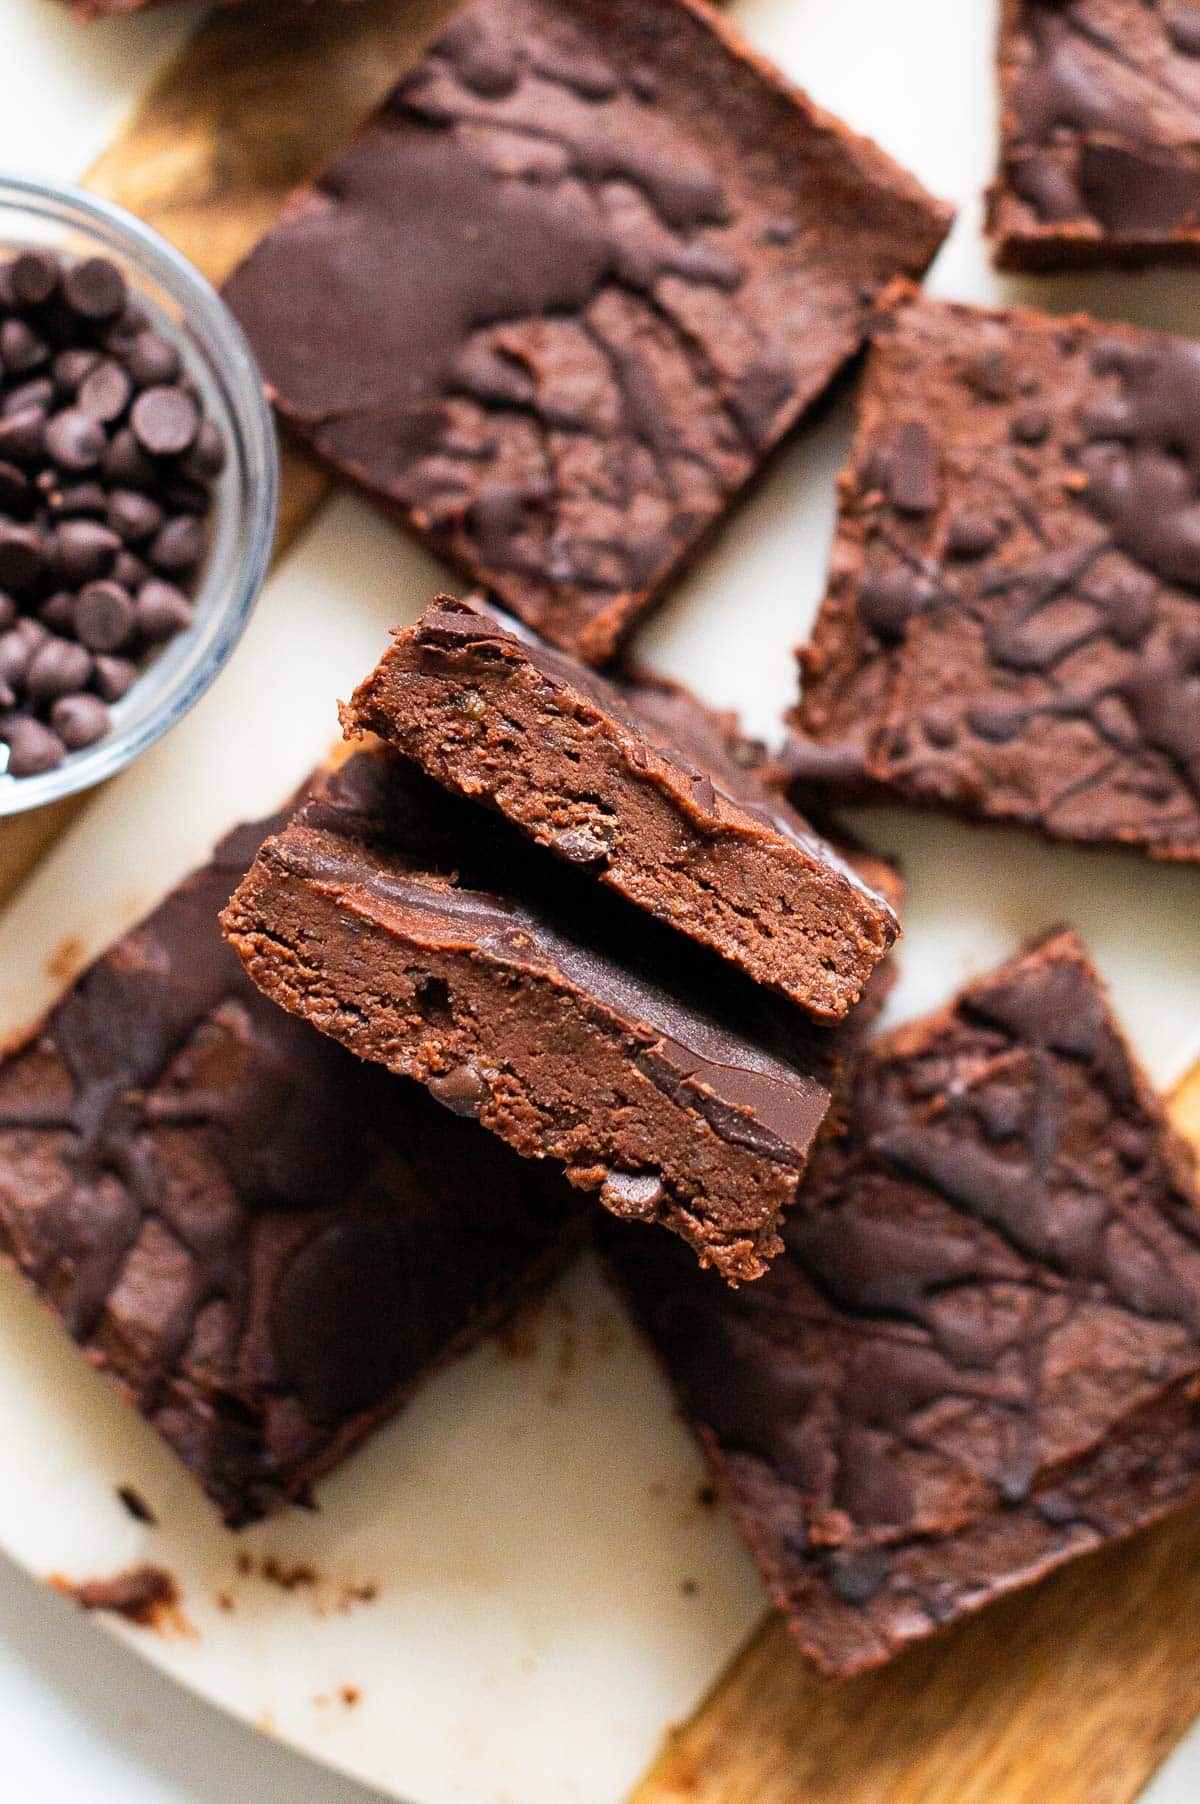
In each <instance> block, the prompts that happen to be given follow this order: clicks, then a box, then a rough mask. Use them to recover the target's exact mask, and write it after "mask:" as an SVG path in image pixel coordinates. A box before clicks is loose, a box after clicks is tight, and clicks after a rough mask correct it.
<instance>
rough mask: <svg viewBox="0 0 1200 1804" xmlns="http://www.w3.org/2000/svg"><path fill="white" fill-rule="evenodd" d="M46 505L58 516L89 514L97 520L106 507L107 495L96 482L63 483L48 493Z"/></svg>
mask: <svg viewBox="0 0 1200 1804" xmlns="http://www.w3.org/2000/svg"><path fill="white" fill-rule="evenodd" d="M39 480H40V479H39ZM46 505H47V507H50V508H52V509H53V510H54V512H55V513H56V514H58V515H66V514H71V515H78V514H90V515H91V516H92V517H93V518H94V519H98V518H99V516H100V515H101V514H103V513H104V512H105V510H106V508H107V507H108V495H107V493H106V491H105V490H104V488H103V487H102V486H101V484H100V483H98V482H72V483H65V484H63V485H62V486H61V487H59V488H52V489H51V490H50V491H49V493H48V494H47V496H46Z"/></svg>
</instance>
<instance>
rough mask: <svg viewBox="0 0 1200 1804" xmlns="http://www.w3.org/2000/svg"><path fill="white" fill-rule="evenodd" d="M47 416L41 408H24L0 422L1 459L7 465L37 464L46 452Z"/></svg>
mask: <svg viewBox="0 0 1200 1804" xmlns="http://www.w3.org/2000/svg"><path fill="white" fill-rule="evenodd" d="M45 429H46V415H45V413H44V411H43V410H42V409H41V408H40V407H23V408H22V409H21V411H20V413H14V414H10V415H9V416H8V417H7V418H6V419H2V420H0V458H3V459H4V461H5V463H12V464H35V463H37V462H39V460H40V459H41V457H42V456H43V454H44V451H45Z"/></svg>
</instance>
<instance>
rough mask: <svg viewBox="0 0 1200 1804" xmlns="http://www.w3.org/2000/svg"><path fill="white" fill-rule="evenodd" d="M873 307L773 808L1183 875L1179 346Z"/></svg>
mask: <svg viewBox="0 0 1200 1804" xmlns="http://www.w3.org/2000/svg"><path fill="white" fill-rule="evenodd" d="M893 298H894V305H893V306H892V307H891V308H890V309H889V310H888V311H887V312H885V314H884V315H883V317H882V318H881V321H880V325H879V330H878V335H877V339H876V342H875V345H874V348H873V349H872V352H871V355H870V358H869V360H868V365H867V370H866V377H865V381H864V385H863V390H862V398H861V403H860V416H859V427H858V433H857V436H856V439H855V443H854V449H853V452H852V455H851V460H850V464H849V467H848V469H847V470H846V472H845V474H844V475H843V478H842V483H841V503H840V512H839V519H838V531H837V536H836V540H835V544H834V550H833V559H832V567H831V573H830V579H829V588H828V592H827V594H826V597H825V600H824V602H823V604H822V607H821V611H820V613H819V615H818V618H817V623H816V628H815V631H814V634H813V640H812V643H811V645H810V646H809V647H808V648H807V649H806V650H805V652H804V653H803V654H802V664H803V672H804V675H803V684H802V695H801V700H800V705H799V707H798V708H797V710H796V711H795V713H794V715H793V724H794V725H795V727H796V729H797V734H798V737H797V740H796V741H795V743H794V744H793V745H792V747H791V748H790V749H789V754H788V761H787V762H788V768H789V770H790V771H791V773H792V774H793V776H794V777H795V778H796V779H797V782H798V785H799V789H798V793H800V794H803V791H804V787H805V784H812V783H815V784H816V785H818V786H825V787H832V788H833V789H834V790H837V789H843V790H846V789H854V788H855V787H857V788H859V789H862V788H863V787H866V788H874V789H875V790H877V791H878V790H882V791H883V792H884V793H886V794H888V795H892V796H898V797H903V798H904V799H905V800H908V801H914V802H925V803H930V804H936V805H939V806H942V807H945V808H948V809H950V810H952V811H955V812H959V813H962V814H966V815H972V816H978V817H982V818H987V819H990V820H1002V821H1014V822H1019V823H1021V824H1023V825H1026V826H1032V827H1037V828H1040V829H1041V830H1042V831H1043V832H1045V833H1048V834H1052V835H1054V836H1055V837H1058V838H1062V839H1074V840H1090V841H1099V842H1110V843H1116V844H1125V845H1130V846H1134V847H1137V848H1139V849H1141V850H1143V851H1146V852H1150V853H1152V854H1154V855H1155V856H1157V857H1161V858H1173V859H1196V858H1200V531H1198V529H1197V520H1198V519H1200V343H1193V342H1192V341H1190V340H1186V339H1176V338H1165V337H1156V336H1154V335H1152V334H1150V333H1146V332H1139V331H1135V330H1133V329H1132V328H1130V327H1125V326H1108V325H1101V324H1098V323H1097V322H1095V321H1092V320H1089V319H1086V318H1074V319H1052V318H1049V317H1047V316H1045V315H1043V314H1039V313H1033V312H1022V311H1013V312H1008V313H1003V312H998V313H989V312H982V311H980V310H978V309H976V308H973V307H965V306H953V305H947V304H941V303H937V302H934V301H927V300H923V299H921V298H920V297H919V296H917V295H915V294H914V293H912V292H911V291H905V292H903V293H901V294H900V295H899V296H898V297H893ZM801 805H803V804H801Z"/></svg>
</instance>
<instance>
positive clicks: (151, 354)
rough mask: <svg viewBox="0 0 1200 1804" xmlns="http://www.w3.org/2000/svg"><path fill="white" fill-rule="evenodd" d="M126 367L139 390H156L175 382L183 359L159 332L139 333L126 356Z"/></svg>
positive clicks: (181, 367)
mask: <svg viewBox="0 0 1200 1804" xmlns="http://www.w3.org/2000/svg"><path fill="white" fill-rule="evenodd" d="M125 367H126V369H127V370H128V371H129V374H130V376H131V377H132V378H133V380H134V382H135V383H136V384H137V386H138V387H139V388H155V387H158V386H159V385H161V384H163V383H168V382H174V381H175V379H176V377H177V376H178V375H179V374H180V372H181V371H182V369H183V359H182V358H181V357H180V355H179V352H178V351H177V350H176V348H175V346H174V345H173V344H172V343H171V341H170V339H167V338H164V337H163V336H162V334H161V333H159V332H139V333H138V334H137V337H136V338H135V339H134V340H133V342H132V344H131V345H130V347H129V350H128V352H127V353H126V356H125Z"/></svg>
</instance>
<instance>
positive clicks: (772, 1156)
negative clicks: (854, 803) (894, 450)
mask: <svg viewBox="0 0 1200 1804" xmlns="http://www.w3.org/2000/svg"><path fill="white" fill-rule="evenodd" d="M410 679H411V680H410ZM641 694H647V695H648V696H649V697H650V698H651V699H650V701H649V702H648V704H647V708H648V712H647V715H646V716H645V717H644V718H643V717H641V716H639V714H638V712H637V709H638V698H639V695H641ZM654 711H656V714H657V717H655V712H654ZM665 711H669V713H670V715H671V718H672V724H673V727H674V733H673V735H672V736H668V735H667V734H666V733H664V732H663V731H662V720H663V714H664V712H665ZM347 719H348V723H349V726H350V729H351V731H355V730H358V729H359V728H360V727H362V726H364V725H370V726H371V727H373V728H374V729H375V730H376V731H377V732H379V733H380V735H381V737H383V738H385V739H387V740H389V741H390V742H391V743H392V745H394V746H396V747H403V748H404V749H405V750H406V751H407V752H410V753H417V752H419V754H420V757H421V760H422V762H423V763H424V764H425V765H427V766H428V768H429V769H430V770H432V771H434V772H435V773H436V774H437V775H438V776H445V777H446V779H447V781H448V782H449V783H450V784H451V785H452V787H451V788H450V789H449V790H447V789H445V788H443V787H441V786H440V785H439V784H438V783H437V782H435V781H434V780H433V778H432V777H431V776H429V775H427V774H426V772H425V771H424V770H422V769H421V768H420V767H419V765H418V763H417V762H416V760H415V758H413V757H402V756H400V755H398V753H396V752H391V751H386V750H384V751H379V750H377V751H374V752H372V751H366V752H362V753H360V754H359V755H358V757H357V758H355V759H354V760H352V762H351V763H350V764H349V765H348V766H346V767H344V768H343V769H342V770H340V771H339V772H337V773H336V775H334V776H333V777H332V778H330V779H329V781H328V782H327V783H326V784H325V785H324V786H323V787H322V789H321V790H320V792H319V793H318V794H317V795H316V796H314V797H313V799H312V800H311V801H310V802H308V803H307V804H306V805H305V806H304V807H303V808H302V809H301V810H300V811H299V812H298V813H297V815H296V816H295V818H294V819H293V821H292V822H291V824H290V825H289V826H288V828H287V829H286V831H285V832H284V833H282V834H280V835H277V836H275V837H273V838H271V839H269V840H268V841H267V842H266V844H265V845H264V847H263V849H262V851H261V852H260V854H259V856H258V858H257V859H256V860H255V863H254V865H253V867H252V869H251V872H250V874H249V876H248V877H247V879H246V881H245V882H244V883H243V884H242V885H241V886H240V888H239V889H238V891H237V893H236V895H235V896H234V899H233V901H232V902H231V904H230V906H229V909H228V910H227V911H226V914H225V917H224V919H225V926H226V931H227V932H228V934H229V937H230V939H231V940H232V942H233V944H234V945H235V946H236V948H237V950H238V951H239V953H240V954H241V956H242V958H243V959H244V961H245V963H246V967H247V969H248V970H249V972H250V975H251V976H252V977H253V978H254V980H255V982H256V983H257V984H258V985H259V986H260V987H261V988H262V989H264V990H265V991H266V993H267V994H268V995H270V996H271V997H273V998H274V1000H275V1001H277V1002H279V1003H281V1004H282V1005H283V1006H284V1007H285V1008H287V1009H290V1010H291V1011H292V1012H293V1013H295V1014H297V1015H299V1016H301V1017H302V1018H304V1019H306V1020H308V1021H311V1022H313V1023H314V1024H315V1025H316V1026H318V1027H320V1028H321V1029H323V1030H324V1031H325V1032H326V1033H328V1034H331V1035H333V1037H335V1038H336V1039H338V1040H340V1041H341V1043H342V1044H343V1045H345V1046H346V1047H348V1048H349V1050H350V1051H352V1052H355V1053H357V1054H358V1055H359V1056H360V1057H363V1058H366V1059H371V1060H375V1061H377V1062H379V1063H382V1064H385V1065H387V1066H388V1067H390V1069H391V1070H393V1071H395V1072H399V1073H402V1074H404V1075H405V1076H407V1077H416V1078H418V1079H419V1080H420V1081H421V1082H423V1083H425V1084H426V1085H427V1086H428V1087H429V1088H430V1089H431V1090H432V1092H433V1093H434V1095H435V1096H437V1097H438V1098H439V1099H440V1100H442V1101H444V1102H446V1103H447V1104H448V1105H449V1106H450V1107H451V1108H453V1109H454V1110H456V1111H457V1112H458V1113H460V1114H464V1115H470V1116H473V1117H475V1118H476V1119H477V1120H479V1121H480V1122H482V1123H483V1124H484V1125H485V1126H487V1127H489V1128H491V1129H492V1130H493V1132H495V1133H496V1134H498V1135H499V1136H500V1137H501V1138H502V1139H504V1140H506V1141H507V1142H508V1143H509V1144H510V1145H511V1146H512V1147H513V1148H514V1149H515V1150H516V1151H517V1152H519V1153H523V1154H525V1155H526V1156H528V1157H530V1158H534V1159H544V1158H548V1159H552V1160H554V1161H556V1162H558V1163H560V1164H561V1165H562V1166H563V1168H564V1170H565V1171H566V1174H567V1176H568V1177H569V1178H570V1180H571V1181H572V1183H573V1184H575V1185H576V1186H578V1187H579V1188H581V1189H584V1190H589V1191H594V1192H596V1193H597V1194H598V1195H599V1198H600V1200H601V1202H602V1203H603V1204H605V1206H606V1207H607V1208H609V1209H610V1210H612V1211H613V1212H614V1213H615V1214H617V1215H620V1216H623V1217H626V1218H632V1219H636V1220H648V1221H656V1222H659V1223H661V1224H662V1225H664V1226H666V1227H668V1228H670V1229H672V1230H673V1231H674V1232H675V1233H677V1234H679V1235H681V1236H682V1237H683V1238H684V1239H685V1240H687V1241H688V1242H689V1243H690V1244H691V1245H692V1246H693V1247H694V1249H695V1250H696V1252H697V1253H698V1254H699V1255H700V1258H701V1259H702V1261H703V1262H704V1263H706V1264H712V1265H714V1266H716V1267H717V1269H718V1270H719V1271H720V1272H721V1273H722V1274H723V1275H724V1276H725V1277H727V1278H729V1279H731V1280H737V1279H741V1278H754V1277H756V1276H758V1275H759V1273H761V1271H762V1270H763V1269H764V1267H765V1264H766V1262H767V1261H768V1260H769V1259H770V1257H771V1255H772V1254H773V1253H774V1252H775V1251H776V1250H777V1248H778V1245H779V1240H778V1224H779V1219H780V1216H781V1213H782V1211H783V1210H784V1209H785V1208H786V1207H787V1206H788V1205H789V1204H790V1203H791V1201H792V1200H793V1198H794V1196H795V1193H796V1188H797V1185H798V1183H799V1180H800V1177H801V1175H802V1173H803V1171H804V1168H805V1165H806V1164H807V1161H808V1157H809V1154H810V1152H811V1150H812V1148H813V1145H814V1143H815V1142H816V1140H817V1138H818V1136H819V1134H820V1132H821V1130H822V1127H823V1125H824V1124H825V1123H826V1120H827V1117H828V1116H829V1114H830V1111H831V1108H832V1107H833V1105H834V1102H835V1099H836V1097H837V1095H838V1092H839V1090H840V1088H841V1084H842V1079H843V1072H844V1064H845V1059H846V1055H847V1052H848V1051H849V1050H850V1049H851V1048H852V1047H853V1045H854V1042H855V1040H856V1039H857V1038H858V1037H859V1036H860V1034H861V1032H862V1028H863V1026H864V1024H865V1021H866V1020H867V1019H868V1018H869V1016H870V1014H871V1013H872V1012H873V1009H874V1008H875V1006H876V1004H877V997H878V994H879V991H878V980H876V981H875V982H874V984H871V982H870V979H871V973H872V971H873V970H874V969H876V968H877V967H878V965H879V961H880V960H881V959H882V957H883V955H884V953H885V952H886V950H887V947H888V946H889V945H890V943H891V941H892V939H893V937H894V936H895V933H896V930H897V924H896V919H895V915H894V913H893V911H892V908H891V906H890V904H889V903H888V902H887V901H886V900H885V899H884V897H883V896H882V895H880V894H879V893H878V892H877V891H876V890H874V889H872V888H870V887H868V884H867V882H866V881H865V880H864V877H863V876H860V875H859V874H858V873H857V872H856V871H855V870H854V869H853V868H852V866H851V865H850V864H849V863H848V862H847V861H846V860H844V859H842V858H840V857H839V856H838V854H837V853H835V852H834V851H833V849H832V848H831V847H828V846H827V845H825V844H824V843H823V842H822V841H821V840H820V839H819V837H818V836H817V835H816V834H815V833H814V832H813V830H812V829H811V828H809V827H808V825H807V824H806V823H805V822H804V821H802V820H801V819H799V817H797V816H796V815H795V814H794V813H793V811H792V810H791V809H790V808H788V807H787V806H786V805H785V804H783V803H781V802H780V801H779V799H778V798H772V797H771V796H770V795H769V792H768V791H767V790H766V788H765V787H764V785H763V784H762V782H761V780H759V779H758V778H756V776H755V774H754V772H753V769H752V768H751V767H750V765H749V764H748V763H747V762H746V760H747V757H748V756H749V755H750V754H749V750H748V748H747V747H746V744H745V742H744V741H742V740H741V739H740V738H738V737H737V735H736V732H735V730H734V728H733V726H732V723H729V722H720V721H719V720H716V719H714V717H713V716H712V715H711V713H710V712H709V711H708V710H707V709H705V708H703V706H702V705H701V704H700V703H698V702H697V701H695V699H694V698H692V697H689V696H687V695H686V694H685V692H683V691H681V690H678V689H675V690H668V689H666V688H664V686H663V685H661V684H655V683H653V682H645V681H642V680H639V679H638V678H637V677H636V676H634V675H626V676H625V677H624V678H623V679H622V680H621V681H620V685H619V687H618V686H616V685H614V684H612V683H610V682H608V681H607V680H605V679H603V678H600V677H598V676H597V675H596V673H594V672H591V671H589V670H587V669H586V668H585V667H584V666H583V665H581V664H578V663H577V662H574V661H572V660H571V659H569V658H568V657H567V656H566V655H565V654H561V653H553V652H550V651H549V650H548V649H547V648H545V647H543V646H539V645H537V644H535V643H533V642H531V641H530V640H529V639H528V638H527V637H524V636H522V637H518V636H517V635H516V634H515V633H513V632H511V631H509V630H508V629H507V628H505V627H504V626H503V625H502V624H501V622H500V621H499V620H498V619H497V617H496V616H495V615H494V614H492V613H489V612H486V611H482V610H480V609H478V608H473V607H467V606H463V605H461V604H455V603H451V602H447V601H445V600H443V601H440V602H438V603H436V604H435V606H434V608H433V609H431V610H430V612H429V613H428V614H427V615H426V616H425V618H424V619H423V621H422V622H421V624H420V625H419V626H418V627H417V628H416V629H414V630H413V631H411V632H409V633H405V634H401V635H400V636H399V637H398V639H397V642H396V645H395V646H394V648H393V650H392V651H391V652H389V653H388V655H387V656H386V657H385V659H384V661H383V664H382V665H381V667H380V669H379V670H378V671H377V672H376V673H375V675H374V676H373V677H372V678H371V679H369V681H368V682H367V683H366V684H364V686H363V688H362V689H361V690H360V691H359V694H358V696H357V697H356V699H355V701H354V703H353V704H352V705H351V707H350V709H349V710H347ZM684 723H686V725H685V724H684ZM739 758H740V759H741V760H742V761H741V762H738V759H739ZM476 797H478V798H481V800H476V799H471V798H476ZM482 800H486V802H487V803H488V804H489V806H488V807H487V808H485V807H484V806H482V805H481V801H482ZM531 841H532V842H534V843H531ZM539 841H540V842H541V843H537V842H539ZM863 868H864V870H865V873H866V876H867V877H869V878H873V879H874V881H875V882H876V883H878V884H880V885H882V886H883V887H888V886H889V885H890V883H891V881H892V880H891V878H890V875H889V873H888V872H887V871H886V867H882V866H881V865H880V864H879V861H877V860H869V859H868V860H866V861H865V864H864V867H863ZM756 888H757V889H758V890H759V891H760V892H761V895H762V900H761V901H760V903H759V904H758V905H757V907H756V908H755V910H754V912H755V914H756V915H757V917H758V919H757V926H758V934H757V936H756V935H755V934H753V933H748V932H746V931H744V930H743V922H742V920H741V918H740V917H741V913H744V912H745V909H746V898H747V897H751V896H753V895H754V893H755V890H756ZM614 892H615V893H614ZM768 896H770V897H771V898H772V901H771V906H770V907H768V904H767V897H768ZM792 943H794V944H795V946H796V947H797V948H798V949H797V950H795V951H793V952H791V954H790V956H789V955H786V950H785V952H777V950H776V947H777V945H778V946H781V947H783V948H784V949H786V948H787V947H788V946H789V945H791V944H792ZM769 986H773V987H769ZM776 988H778V989H782V990H783V991H784V992H785V993H784V994H783V995H777V994H776V993H775V989H776ZM864 989H869V990H870V992H871V993H870V994H869V995H868V997H867V1000H866V1001H865V1002H864V1003H859V1004H858V1006H857V1007H855V1006H853V1005H854V1004H855V1002H856V1000H857V998H858V997H859V996H860V995H861V994H862V993H863V991H864Z"/></svg>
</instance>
